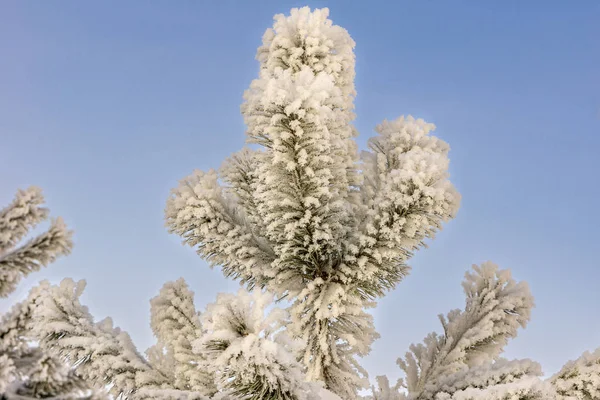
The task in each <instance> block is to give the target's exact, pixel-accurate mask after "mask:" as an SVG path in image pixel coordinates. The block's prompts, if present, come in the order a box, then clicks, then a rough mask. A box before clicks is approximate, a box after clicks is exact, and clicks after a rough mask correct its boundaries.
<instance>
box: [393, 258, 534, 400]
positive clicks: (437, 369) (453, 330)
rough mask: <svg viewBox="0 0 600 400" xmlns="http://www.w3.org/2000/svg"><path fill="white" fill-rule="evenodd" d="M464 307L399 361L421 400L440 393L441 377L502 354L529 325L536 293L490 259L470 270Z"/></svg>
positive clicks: (414, 393) (451, 313)
mask: <svg viewBox="0 0 600 400" xmlns="http://www.w3.org/2000/svg"><path fill="white" fill-rule="evenodd" d="M463 288H464V291H465V294H466V296H467V301H466V307H465V310H464V311H460V310H453V311H451V312H449V313H448V315H447V319H446V318H444V317H443V316H440V320H441V322H442V326H443V327H444V335H437V334H435V333H432V334H429V335H428V336H427V337H426V338H425V340H424V342H423V344H419V345H411V347H410V352H409V353H407V354H406V358H405V359H404V360H402V359H398V365H399V366H400V367H401V368H402V369H403V370H404V372H405V373H406V381H407V387H408V390H409V393H410V394H411V396H412V398H414V399H416V400H422V399H427V398H429V397H430V396H428V394H427V393H437V392H438V391H439V390H440V384H441V383H440V382H441V380H443V379H444V377H446V376H448V375H449V374H454V373H457V372H460V371H462V370H464V369H465V368H472V367H476V366H478V365H482V364H486V363H490V362H492V361H493V360H495V359H497V358H498V356H499V354H500V352H501V351H502V349H503V347H504V346H505V345H506V343H507V342H508V340H509V339H510V338H513V337H515V336H516V335H517V329H518V328H519V327H525V326H526V324H527V322H528V320H529V318H530V313H531V308H532V307H533V297H532V296H531V294H530V292H529V288H528V286H527V284H526V283H525V282H520V283H517V282H516V281H514V280H513V279H512V277H511V275H510V271H509V270H499V269H498V267H497V266H496V265H495V264H493V263H491V262H486V263H483V264H482V265H481V267H479V266H476V265H474V266H473V272H467V273H466V274H465V280H464V281H463Z"/></svg>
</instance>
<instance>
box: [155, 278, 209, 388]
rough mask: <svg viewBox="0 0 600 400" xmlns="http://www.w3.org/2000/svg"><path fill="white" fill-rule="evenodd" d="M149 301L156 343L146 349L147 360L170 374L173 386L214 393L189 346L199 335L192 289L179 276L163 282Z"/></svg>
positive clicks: (196, 356) (199, 329) (207, 376)
mask: <svg viewBox="0 0 600 400" xmlns="http://www.w3.org/2000/svg"><path fill="white" fill-rule="evenodd" d="M150 305H151V308H150V316H151V320H150V321H151V322H150V326H151V327H152V331H153V332H154V335H155V336H156V338H157V339H158V343H157V345H156V347H153V348H152V350H151V351H148V352H147V354H148V358H149V360H150V362H151V364H152V365H153V366H154V367H155V368H159V369H160V370H161V371H162V372H163V373H164V374H165V375H171V376H172V384H173V386H174V387H175V388H178V389H181V390H191V391H195V392H199V393H201V394H203V395H213V394H214V393H216V387H215V385H214V376H212V374H210V373H208V372H207V371H206V370H204V369H203V368H201V367H200V366H199V364H200V362H201V360H200V359H199V357H198V355H196V354H194V352H193V350H192V343H193V342H194V341H195V340H198V339H200V338H201V337H202V325H201V324H200V318H199V314H198V313H197V312H196V308H195V306H194V292H192V291H191V290H190V289H189V288H188V286H187V284H186V283H185V281H184V280H183V278H181V279H178V280H177V281H175V282H167V283H165V284H164V286H163V287H162V289H161V290H160V293H159V295H158V296H156V297H154V298H153V299H152V300H150ZM165 360H168V361H167V362H166V363H165Z"/></svg>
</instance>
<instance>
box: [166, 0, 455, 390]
mask: <svg viewBox="0 0 600 400" xmlns="http://www.w3.org/2000/svg"><path fill="white" fill-rule="evenodd" d="M327 16H328V10H327V9H323V10H315V11H313V12H311V11H310V10H309V9H308V8H307V7H306V8H302V9H293V10H292V12H291V15H290V16H288V17H285V16H283V15H277V16H275V25H274V27H273V29H268V30H267V32H266V33H265V34H264V36H263V45H262V46H261V47H260V48H259V49H258V54H257V58H258V60H259V62H260V72H259V78H258V79H257V80H255V81H253V82H252V84H251V85H250V89H249V90H248V91H247V92H246V94H245V96H244V97H245V102H244V104H243V105H242V114H243V115H244V118H245V121H246V124H247V126H248V129H247V142H248V144H250V145H253V146H255V147H252V148H247V149H244V150H242V151H240V152H239V153H237V154H235V155H233V156H232V157H231V158H230V159H229V160H227V161H226V162H225V164H224V165H223V166H222V167H221V168H220V169H219V170H218V171H214V170H210V171H208V172H201V171H196V172H194V174H193V175H191V176H189V177H188V178H186V179H184V180H183V181H182V182H181V184H180V186H179V187H178V188H176V189H175V190H174V191H173V195H172V196H171V198H170V199H169V200H168V203H167V208H166V218H167V225H168V227H169V230H170V231H171V232H175V233H177V234H179V235H181V236H182V237H183V238H184V240H185V242H186V243H188V244H189V245H190V246H193V247H195V248H196V250H197V252H198V254H200V255H201V256H202V257H204V258H205V259H207V260H208V261H209V262H210V263H211V265H214V266H220V267H221V268H222V269H223V272H224V274H225V275H226V276H230V277H233V278H235V279H238V280H240V281H241V282H243V283H245V284H246V285H247V286H248V288H250V289H252V288H254V287H260V288H266V289H267V290H269V291H270V292H273V293H275V294H276V295H277V296H279V297H280V298H284V297H285V298H286V299H287V300H289V301H290V302H291V303H292V304H291V306H290V308H289V311H290V314H291V317H292V324H291V325H290V327H289V328H290V330H291V331H292V332H293V334H294V335H295V336H297V337H299V338H301V339H302V340H303V342H304V343H305V349H304V354H303V357H302V359H303V362H304V364H305V367H306V369H307V375H308V378H309V379H310V380H313V381H323V382H325V384H326V386H327V387H328V388H329V389H331V390H332V391H334V392H335V393H337V394H339V395H340V396H341V397H343V398H353V397H355V396H356V393H357V390H358V389H360V388H365V387H367V386H368V381H366V379H365V377H366V375H367V374H366V372H365V371H364V370H363V369H362V368H361V367H360V365H359V363H358V359H357V357H360V356H364V355H366V354H367V353H368V352H369V350H370V346H371V343H372V342H373V340H375V338H377V336H378V335H377V333H376V332H375V330H374V327H373V321H372V317H371V316H370V315H369V314H368V313H366V311H365V309H366V308H369V307H372V306H373V304H374V303H373V301H374V300H375V299H376V298H377V297H379V296H382V295H383V294H384V293H385V292H386V291H387V290H389V289H391V288H393V287H395V285H396V284H397V283H398V282H399V281H400V280H401V279H402V278H403V277H404V276H405V275H406V274H407V273H408V267H407V265H406V262H407V260H408V258H409V257H410V256H411V255H412V252H413V251H414V250H416V249H417V248H419V247H420V246H422V245H423V244H424V240H425V239H426V238H431V237H433V236H434V234H435V232H436V231H437V230H439V229H440V228H441V224H442V222H444V221H447V220H449V219H451V218H452V217H453V216H454V215H455V213H456V211H457V208H458V204H459V195H458V193H457V192H456V191H455V190H454V188H453V186H452V185H451V183H450V182H449V181H448V158H447V154H448V150H449V148H448V146H447V145H446V143H444V142H442V141H441V140H439V139H437V138H435V137H433V136H431V135H430V132H431V131H432V130H433V129H434V126H433V125H432V124H428V123H426V122H424V121H423V120H415V119H414V118H412V117H407V118H404V117H401V118H399V119H397V120H395V121H391V122H390V121H384V123H382V124H381V125H380V126H378V127H377V129H376V130H377V133H378V135H377V136H376V137H374V138H372V139H371V140H370V141H369V150H368V151H365V152H363V154H362V156H360V157H359V153H358V151H357V146H356V143H355V142H354V139H353V138H354V137H355V136H356V130H355V129H354V127H353V125H352V120H353V119H354V114H353V108H354V105H353V99H354V95H355V90H354V82H353V81H354V53H353V47H354V42H353V41H352V39H351V38H350V36H349V35H348V33H347V32H346V30H344V29H343V28H341V27H339V26H335V25H333V24H332V22H331V21H330V20H328V19H327Z"/></svg>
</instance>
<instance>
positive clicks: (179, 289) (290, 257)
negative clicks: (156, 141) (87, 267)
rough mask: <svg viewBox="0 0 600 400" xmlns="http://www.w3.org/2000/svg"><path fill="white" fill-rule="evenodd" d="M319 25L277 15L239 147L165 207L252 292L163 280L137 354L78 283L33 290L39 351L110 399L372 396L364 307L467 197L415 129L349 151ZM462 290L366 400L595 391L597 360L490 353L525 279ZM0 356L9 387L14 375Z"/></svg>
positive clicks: (327, 38) (246, 106) (481, 270)
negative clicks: (545, 365) (84, 300)
mask: <svg viewBox="0 0 600 400" xmlns="http://www.w3.org/2000/svg"><path fill="white" fill-rule="evenodd" d="M327 17H328V11H327V10H326V9H323V10H315V11H312V12H311V11H310V10H309V9H308V8H302V9H293V10H292V12H291V15H290V16H288V17H285V16H282V15H278V16H276V17H275V25H274V27H273V29H269V30H267V32H266V33H265V35H264V36H263V45H262V46H261V47H260V48H259V50H258V55H257V58H258V60H259V62H260V71H259V78H258V79H257V80H255V81H253V82H252V83H251V86H250V88H249V90H248V91H247V92H246V93H245V95H244V98H245V101H244V103H243V105H242V114H243V116H244V118H245V121H246V124H247V126H248V129H247V143H248V147H246V148H244V149H242V150H241V151H239V152H238V153H235V154H234V155H232V156H231V157H230V158H229V159H228V160H226V161H225V163H224V164H223V165H222V166H221V168H219V169H218V170H209V171H206V172H202V171H195V172H194V173H193V174H192V175H190V176H189V177H187V178H185V179H183V180H182V181H181V184H180V185H179V187H177V188H176V189H174V190H173V192H172V195H171V196H170V197H169V199H168V201H167V207H166V210H165V214H166V223H167V226H168V229H169V230H170V231H171V232H173V233H176V234H178V235H180V236H181V237H182V238H183V239H184V243H186V244H188V245H190V246H192V247H194V248H195V249H196V251H197V252H198V254H199V255H200V256H201V257H203V258H205V259H206V260H208V261H209V263H210V264H211V266H218V267H220V268H221V269H222V271H223V273H224V274H225V275H226V276H228V277H231V278H233V279H236V280H238V281H239V282H240V283H242V284H243V285H245V286H246V288H245V289H242V290H241V291H240V292H238V294H237V295H232V294H222V295H219V296H218V298H217V300H216V302H215V303H213V304H210V305H209V306H208V307H207V309H206V311H205V312H204V313H202V314H200V313H198V312H197V311H196V308H195V306H194V303H193V293H192V292H191V291H190V290H189V288H188V287H187V285H186V284H185V282H184V281H183V280H178V281H176V282H169V283H167V284H165V286H164V287H163V288H162V289H161V291H160V293H159V294H158V296H157V297H155V298H154V299H152V300H151V308H150V310H151V327H152V330H153V332H154V335H155V336H156V339H157V342H156V344H155V345H154V346H152V347H151V348H150V349H148V350H147V351H146V354H145V356H144V355H142V354H141V353H139V352H138V351H137V350H136V348H135V346H134V345H133V343H132V341H131V339H130V337H129V336H128V335H127V333H125V332H123V331H121V330H120V329H119V328H115V327H113V324H112V321H111V320H110V319H105V320H103V321H100V322H95V321H94V319H93V317H92V316H91V315H90V313H89V311H88V310H87V308H86V307H85V306H83V305H82V304H81V303H80V301H79V298H80V296H81V293H82V291H83V288H84V286H85V283H84V282H83V281H82V282H74V281H72V280H70V279H66V280H63V282H61V284H60V285H54V286H53V285H50V284H48V283H47V282H44V283H42V284H41V285H40V287H38V288H35V289H34V290H33V291H32V294H31V298H35V301H34V302H30V303H26V304H25V305H24V306H23V307H29V308H28V310H29V311H27V312H28V313H30V314H31V318H30V319H32V320H33V321H35V323H34V324H32V330H33V331H34V332H35V335H36V337H37V339H38V340H39V343H40V346H41V347H42V348H43V349H44V350H45V351H52V352H54V353H53V354H58V355H60V357H61V360H63V361H66V362H67V363H68V364H69V365H71V366H75V367H76V370H75V371H76V373H77V376H80V377H81V378H82V379H84V380H86V381H91V382H94V383H95V384H96V385H98V386H101V385H106V386H108V388H109V390H110V393H111V394H112V395H113V396H115V397H117V398H119V399H150V400H151V399H156V400H159V399H161V400H176V399H177V400H180V399H182V400H186V399H187V400H206V399H213V400H224V399H227V400H248V399H253V400H274V399H285V400H317V399H319V400H325V399H328V400H329V399H335V400H338V399H340V398H341V399H344V400H354V399H357V398H359V397H360V396H359V395H358V391H359V390H360V389H362V388H366V387H368V380H367V374H366V371H364V370H363V369H362V367H361V366H360V364H359V362H358V358H359V357H361V356H363V355H366V354H368V352H369V350H370V347H371V344H372V342H373V341H374V340H375V339H376V338H377V336H378V334H377V333H376V332H375V329H374V327H373V319H372V317H371V316H370V314H369V313H368V312H367V310H368V309H369V308H370V307H373V306H374V305H375V301H376V300H377V299H378V298H379V297H381V296H383V295H384V294H385V293H386V291H388V290H390V289H392V288H394V287H395V286H396V285H397V284H398V283H399V282H400V281H401V280H402V278H403V277H404V276H405V275H406V274H407V273H408V272H409V267H408V266H407V262H408V260H409V259H410V257H411V256H412V254H413V253H414V252H415V251H416V250H417V249H419V248H421V247H422V246H424V244H425V240H427V239H428V238H433V237H434V235H435V234H436V232H437V231H438V230H439V229H441V227H442V224H443V223H444V222H446V221H448V220H450V219H452V218H453V217H454V216H455V214H456V212H457V209H458V205H459V202H460V196H459V194H458V193H457V192H456V190H455V189H454V187H453V186H452V184H451V183H450V182H449V180H448V163H449V161H448V152H449V147H448V145H447V144H446V143H444V142H443V141H441V140H440V139H438V138H436V137H434V136H432V135H431V132H432V131H433V129H434V126H433V125H432V124H429V123H426V122H425V121H423V120H420V119H414V118H413V117H410V116H409V117H400V118H398V119H396V120H393V121H384V122H383V123H381V124H380V125H379V126H377V127H376V133H377V135H376V136H375V137H373V138H371V139H370V140H369V142H368V147H369V150H367V151H364V152H362V153H360V154H359V152H358V150H357V146H356V143H355V141H354V137H355V136H356V135H357V133H356V130H355V129H354V127H353V125H352V120H353V118H354V114H353V99H354V96H355V90H354V85H353V80H354V54H353V48H354V42H353V41H352V39H351V38H350V36H349V35H348V33H347V32H346V31H345V30H344V29H342V28H340V27H338V26H335V25H333V24H332V22H331V21H330V20H328V19H327ZM463 288H464V291H465V294H466V298H467V300H466V306H465V308H464V310H453V311H450V312H449V313H448V314H447V315H446V316H440V321H441V323H442V327H443V330H444V332H443V334H439V335H438V334H436V333H432V334H429V335H428V336H427V337H426V338H425V340H424V341H423V343H422V344H418V345H412V346H411V347H410V351H409V352H408V353H407V354H406V357H405V358H403V359H400V360H399V361H398V364H399V366H400V367H401V369H402V370H403V371H404V373H405V378H404V379H402V380H399V381H398V382H397V383H396V384H395V385H394V386H390V383H389V380H388V379H387V378H386V377H378V378H377V383H378V387H377V388H374V387H373V388H372V390H373V393H372V395H371V396H370V397H369V398H370V399H372V400H483V399H485V400H534V399H556V400H567V399H569V400H575V399H585V400H589V399H596V398H598V397H599V392H598V390H600V389H599V388H600V368H599V366H600V361H599V360H600V352H599V351H598V350H597V351H596V352H594V353H592V354H590V353H586V354H584V355H583V356H582V357H580V358H579V359H578V360H576V361H574V362H570V363H568V364H567V365H565V367H564V368H563V370H561V371H560V372H559V373H558V374H556V375H555V376H554V377H552V378H551V379H549V380H543V379H541V376H542V372H541V367H540V365H539V364H537V363H535V362H533V361H530V360H513V361H509V360H505V359H503V358H501V357H500V355H501V353H502V350H503V348H504V346H505V345H506V344H507V342H508V340H510V339H512V338H514V337H515V336H516V335H517V331H518V329H519V328H522V327H525V326H526V324H527V322H528V321H529V318H530V313H531V309H532V307H533V297H532V296H531V293H530V292H529V288H528V287H527V285H526V284H525V283H523V282H521V283H518V282H516V281H515V280H514V279H513V278H512V277H511V274H510V272H509V271H507V270H500V269H499V268H498V267H497V266H496V265H495V264H493V263H491V262H487V263H484V264H482V265H481V266H474V267H473V270H472V271H470V272H468V273H467V274H466V277H465V280H464V282H463ZM273 297H274V298H276V299H277V301H279V302H280V303H279V305H281V304H284V305H285V306H286V308H285V309H280V308H278V307H275V304H273V303H272V299H273ZM17 315H22V314H19V313H17ZM0 357H4V358H0V361H2V362H3V365H6V366H7V367H6V368H4V369H1V368H0V378H2V377H3V376H8V374H11V373H13V372H12V371H13V370H14V368H16V367H15V365H16V364H14V362H12V361H10V360H8V358H6V357H5V355H3V354H2V353H0ZM40 365H43V366H45V365H50V363H46V362H41V363H40ZM43 366H41V367H40V368H41V370H43V368H44V367H43ZM36 376H37V375H36ZM38 381H39V380H38ZM325 388H326V389H325ZM334 393H335V394H334Z"/></svg>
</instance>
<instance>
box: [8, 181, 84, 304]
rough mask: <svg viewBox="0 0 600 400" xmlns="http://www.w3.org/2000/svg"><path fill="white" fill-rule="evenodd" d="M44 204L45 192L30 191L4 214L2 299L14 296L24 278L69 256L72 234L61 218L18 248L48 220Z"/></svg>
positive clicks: (19, 197)
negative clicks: (20, 243) (27, 236)
mask: <svg viewBox="0 0 600 400" xmlns="http://www.w3.org/2000/svg"><path fill="white" fill-rule="evenodd" d="M43 202H44V198H43V196H42V193H41V190H40V189H39V188H36V187H30V188H29V189H27V190H19V191H18V192H17V195H16V197H15V199H14V200H13V202H12V203H11V204H10V205H9V206H8V207H6V208H4V209H3V210H1V211H0V297H6V296H7V295H9V294H10V293H12V292H13V291H14V290H15V288H16V286H17V284H18V282H19V281H20V280H21V279H22V278H23V277H25V276H27V275H29V274H30V273H31V272H34V271H38V270H39V269H40V268H41V267H44V266H46V265H48V264H50V263H51V262H53V261H54V260H55V259H56V258H57V257H59V256H61V255H66V254H68V253H69V252H70V250H71V248H72V246H73V243H72V241H71V232H70V231H68V230H67V228H66V226H65V224H64V223H63V222H62V220H61V219H60V218H58V219H56V220H55V221H53V222H52V224H51V226H50V229H48V231H46V232H44V233H42V234H41V235H39V236H37V237H35V238H33V239H31V240H29V241H28V242H26V243H25V244H23V245H22V246H20V247H17V245H18V243H19V241H21V240H22V239H23V238H24V237H25V236H26V235H27V233H28V232H29V231H30V229H31V228H33V227H34V226H35V225H37V224H38V223H39V222H41V221H43V220H45V219H46V218H48V210H47V209H46V208H43V207H40V204H42V203H43Z"/></svg>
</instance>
